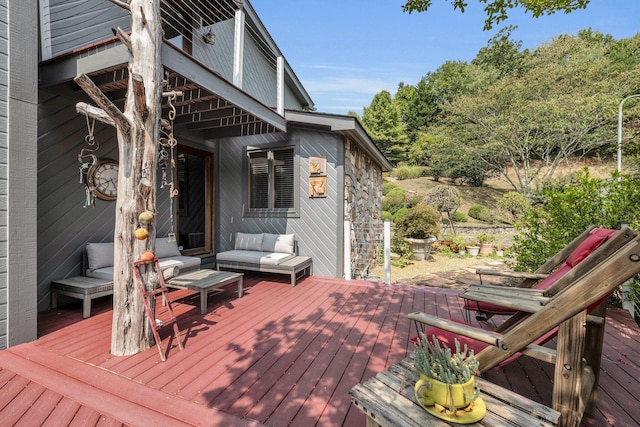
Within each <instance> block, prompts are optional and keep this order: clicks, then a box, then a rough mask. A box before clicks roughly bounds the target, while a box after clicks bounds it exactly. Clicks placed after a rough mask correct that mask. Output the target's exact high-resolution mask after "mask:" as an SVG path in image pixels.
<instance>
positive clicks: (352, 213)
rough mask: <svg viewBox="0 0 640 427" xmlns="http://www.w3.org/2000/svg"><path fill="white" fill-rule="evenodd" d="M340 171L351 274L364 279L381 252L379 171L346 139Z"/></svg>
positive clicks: (380, 174) (380, 177)
mask: <svg viewBox="0 0 640 427" xmlns="http://www.w3.org/2000/svg"><path fill="white" fill-rule="evenodd" d="M344 172H345V184H344V185H345V191H344V197H345V203H344V218H345V220H348V221H350V223H351V232H350V235H351V272H352V275H353V276H354V277H356V278H364V277H366V276H367V275H368V272H369V271H370V270H371V269H373V268H374V267H375V263H376V257H377V256H378V255H379V254H381V253H382V245H383V242H382V234H383V223H382V169H381V168H380V166H378V165H377V164H376V163H374V162H373V161H372V160H371V158H370V157H369V156H368V155H367V154H365V153H364V152H363V151H362V150H360V148H359V147H358V146H357V145H356V144H355V143H353V142H352V141H349V140H347V141H346V143H345V160H344Z"/></svg>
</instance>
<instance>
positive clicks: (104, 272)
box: [83, 237, 201, 280]
mask: <svg viewBox="0 0 640 427" xmlns="http://www.w3.org/2000/svg"><path fill="white" fill-rule="evenodd" d="M155 254H156V256H157V257H158V261H159V263H160V268H161V269H162V270H163V271H164V270H167V269H169V268H177V269H178V271H180V272H181V273H183V272H187V271H192V270H198V269H200V261H201V260H200V258H198V257H193V256H184V255H182V253H180V250H179V249H178V244H177V243H176V241H175V240H174V241H169V239H168V238H167V237H159V238H156V250H155ZM84 258H85V262H84V264H85V265H84V266H83V272H84V274H85V276H87V277H93V278H96V279H105V280H113V242H108V243H87V246H86V257H84ZM174 274H175V273H174Z"/></svg>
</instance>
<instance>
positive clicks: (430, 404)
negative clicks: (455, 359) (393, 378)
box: [414, 372, 487, 424]
mask: <svg viewBox="0 0 640 427" xmlns="http://www.w3.org/2000/svg"><path fill="white" fill-rule="evenodd" d="M414 393H415V398H416V402H417V403H418V404H419V405H420V406H422V407H423V408H424V409H426V410H427V411H428V412H429V413H431V414H432V415H435V416H436V417H438V418H442V419H444V420H447V421H454V422H456V423H458V424H469V423H474V422H477V421H479V420H481V419H482V418H483V417H484V416H485V414H486V412H487V407H486V405H485V404H484V402H483V401H482V399H481V398H479V397H478V395H479V391H478V390H477V389H476V388H475V377H471V379H470V380H469V381H467V382H466V383H464V384H447V383H443V382H441V381H438V380H434V379H433V378H429V377H428V376H426V375H425V374H423V373H422V372H420V379H419V380H418V381H417V382H416V385H415V387H414Z"/></svg>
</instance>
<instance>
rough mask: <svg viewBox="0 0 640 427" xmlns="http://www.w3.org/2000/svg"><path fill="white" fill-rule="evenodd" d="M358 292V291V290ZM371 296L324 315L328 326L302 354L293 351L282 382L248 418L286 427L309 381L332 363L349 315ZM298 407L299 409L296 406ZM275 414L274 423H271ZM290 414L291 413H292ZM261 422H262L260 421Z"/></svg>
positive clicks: (316, 334) (317, 333)
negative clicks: (307, 376)
mask: <svg viewBox="0 0 640 427" xmlns="http://www.w3.org/2000/svg"><path fill="white" fill-rule="evenodd" d="M358 291H360V289H358ZM372 292H374V291H371V290H369V289H367V290H366V292H361V293H359V295H356V298H354V299H353V300H350V301H348V302H349V304H343V305H341V306H339V307H335V308H332V309H331V310H329V311H328V312H327V315H328V316H330V318H329V322H328V323H327V325H326V326H325V327H324V328H322V329H321V330H318V331H314V337H313V340H312V341H311V343H310V344H309V345H308V346H307V347H306V348H305V351H304V353H300V352H299V351H296V352H295V353H296V354H297V355H298V357H297V358H296V359H295V361H294V362H293V364H292V365H291V367H290V368H288V369H286V371H285V372H284V375H283V376H282V378H281V379H280V380H278V381H276V382H275V383H274V384H273V387H272V388H271V389H270V390H269V392H267V394H266V395H265V396H264V397H263V398H262V399H261V400H260V402H258V403H257V404H256V405H255V406H254V407H253V408H251V411H250V412H249V413H248V414H247V415H248V416H249V417H251V418H255V419H258V420H261V421H263V420H265V419H267V417H269V418H268V424H270V425H287V424H285V423H286V422H288V421H289V420H290V417H293V416H294V415H295V412H294V411H297V408H298V407H299V405H301V404H302V403H304V399H305V398H306V397H307V395H308V393H309V388H310V387H312V385H311V384H310V383H311V382H312V381H313V382H315V381H317V379H318V377H319V375H321V374H322V372H324V370H325V369H326V365H327V364H328V363H329V362H330V361H331V360H332V355H333V354H335V352H336V348H337V346H339V345H340V343H341V341H342V339H343V337H344V336H345V331H346V327H345V325H347V324H352V323H353V321H354V320H353V319H352V318H350V317H351V315H352V313H360V312H362V310H363V309H364V308H365V307H366V306H367V305H366V301H363V300H364V299H365V298H364V297H365V296H366V295H370V294H371V293H372ZM307 372H308V373H309V377H310V378H311V381H307V382H305V381H303V380H302V377H303V376H304V375H305V373H307ZM296 405H298V406H296ZM274 412H275V413H276V414H277V415H276V416H277V420H274V419H272V418H271V417H272V416H273V415H274ZM291 412H293V413H291ZM263 422H264V421H263Z"/></svg>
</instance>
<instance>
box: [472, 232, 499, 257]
mask: <svg viewBox="0 0 640 427" xmlns="http://www.w3.org/2000/svg"><path fill="white" fill-rule="evenodd" d="M476 238H477V239H478V242H479V243H480V255H482V256H488V255H491V253H492V252H493V241H494V240H495V236H494V235H493V234H487V233H481V234H478V236H476Z"/></svg>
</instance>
